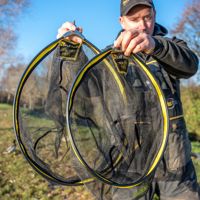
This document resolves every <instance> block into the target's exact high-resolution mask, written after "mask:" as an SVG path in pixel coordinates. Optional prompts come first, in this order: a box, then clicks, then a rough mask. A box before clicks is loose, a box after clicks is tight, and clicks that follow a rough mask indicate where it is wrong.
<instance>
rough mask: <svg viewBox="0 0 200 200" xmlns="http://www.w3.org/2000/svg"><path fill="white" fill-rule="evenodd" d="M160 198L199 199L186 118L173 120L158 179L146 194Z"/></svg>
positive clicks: (157, 173)
mask: <svg viewBox="0 0 200 200" xmlns="http://www.w3.org/2000/svg"><path fill="white" fill-rule="evenodd" d="M154 193H157V194H158V196H159V197H160V200H200V189H199V185H198V183H197V177H196V173H195V169H194V166H193V163H192V160H191V144H190V141H189V138H188V132H187V129H186V126H185V121H184V119H178V120H174V121H171V123H170V133H169V138H168V144H167V147H166V150H165V153H164V157H163V160H162V161H161V162H160V164H159V167H158V169H157V172H156V176H155V179H154V181H153V183H152V185H151V187H150V190H149V191H148V193H147V194H146V196H145V197H142V198H140V200H151V199H153V195H154Z"/></svg>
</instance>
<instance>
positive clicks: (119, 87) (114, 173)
mask: <svg viewBox="0 0 200 200" xmlns="http://www.w3.org/2000/svg"><path fill="white" fill-rule="evenodd" d="M101 55H103V53H102V54H101ZM101 55H100V56H97V58H95V59H93V60H92V61H91V62H90V63H89V64H88V66H89V67H88V68H87V66H86V68H85V70H83V71H82V73H80V74H79V77H78V78H77V79H76V81H75V83H74V85H73V87H72V89H71V94H70V99H69V104H68V108H69V113H68V126H69V130H70V133H71V134H70V135H71V141H72V143H73V149H74V151H75V152H76V156H77V157H78V159H79V160H80V161H81V163H82V167H83V166H84V167H87V169H89V171H90V172H91V173H92V174H93V175H94V176H97V177H98V178H99V179H100V180H102V181H103V182H106V183H108V184H114V185H116V186H118V185H119V186H120V185H121V186H122V185H132V184H136V183H139V182H141V180H143V179H144V177H145V176H147V175H148V174H150V172H151V171H153V170H152V169H153V168H154V167H155V165H156V164H157V163H158V162H157V161H158V155H159V154H160V148H161V146H162V144H163V138H164V137H165V136H164V120H163V110H162V107H161V104H160V96H159V95H160V94H158V91H157V89H156V87H155V86H154V85H153V84H152V80H151V79H150V78H149V77H148V76H147V75H146V73H145V72H144V71H143V70H142V68H141V66H140V65H139V64H138V62H136V61H135V60H134V59H133V57H130V58H127V57H125V56H123V54H122V53H121V52H118V51H116V52H115V51H111V53H110V54H107V55H106V56H104V57H102V56H101ZM101 57H102V58H101ZM100 58H101V59H100ZM113 66H114V67H113ZM79 171H80V170H79ZM80 176H81V177H82V178H83V179H84V178H88V174H87V173H80Z"/></svg>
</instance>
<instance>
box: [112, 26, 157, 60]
mask: <svg viewBox="0 0 200 200" xmlns="http://www.w3.org/2000/svg"><path fill="white" fill-rule="evenodd" d="M114 47H116V48H121V50H122V51H123V52H124V55H126V56H129V55H130V54H131V53H138V52H145V53H146V52H148V50H149V49H152V48H154V47H155V41H154V39H153V38H152V37H151V36H150V35H148V34H146V33H144V32H139V31H130V30H129V31H124V32H122V33H121V34H120V36H119V37H118V38H117V40H116V41H115V42H114Z"/></svg>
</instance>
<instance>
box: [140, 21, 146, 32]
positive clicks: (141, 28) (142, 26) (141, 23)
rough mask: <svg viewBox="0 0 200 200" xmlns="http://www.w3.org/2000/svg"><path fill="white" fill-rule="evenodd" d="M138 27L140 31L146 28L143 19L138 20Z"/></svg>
mask: <svg viewBox="0 0 200 200" xmlns="http://www.w3.org/2000/svg"><path fill="white" fill-rule="evenodd" d="M139 29H140V30H141V31H145V30H146V23H145V21H144V20H143V19H141V20H140V22H139Z"/></svg>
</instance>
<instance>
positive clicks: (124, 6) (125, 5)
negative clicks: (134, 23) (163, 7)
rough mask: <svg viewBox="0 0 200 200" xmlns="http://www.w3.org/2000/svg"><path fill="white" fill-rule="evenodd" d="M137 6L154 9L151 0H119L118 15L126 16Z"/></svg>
mask: <svg viewBox="0 0 200 200" xmlns="http://www.w3.org/2000/svg"><path fill="white" fill-rule="evenodd" d="M137 5H146V6H149V7H152V8H154V5H153V1H152V0H121V6H120V14H121V16H124V15H127V14H128V12H129V11H130V10H131V9H132V8H133V7H134V6H137Z"/></svg>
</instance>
